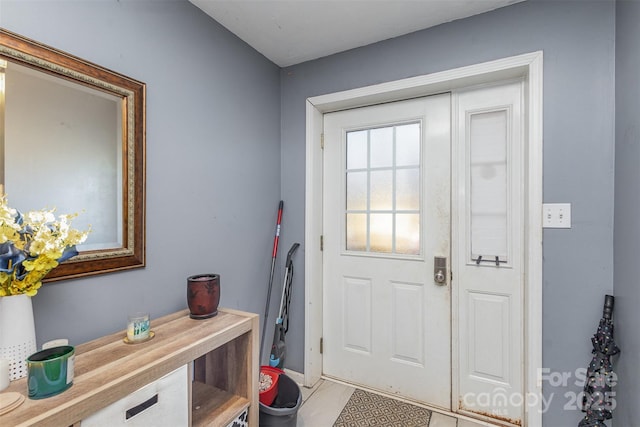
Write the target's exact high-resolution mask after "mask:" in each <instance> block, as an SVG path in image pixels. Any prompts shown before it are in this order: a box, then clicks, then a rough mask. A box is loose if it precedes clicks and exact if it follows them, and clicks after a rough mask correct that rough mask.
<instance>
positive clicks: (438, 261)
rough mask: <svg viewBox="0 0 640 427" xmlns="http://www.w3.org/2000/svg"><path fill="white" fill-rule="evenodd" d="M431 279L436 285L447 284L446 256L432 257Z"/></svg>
mask: <svg viewBox="0 0 640 427" xmlns="http://www.w3.org/2000/svg"><path fill="white" fill-rule="evenodd" d="M433 281H434V282H436V283H437V284H438V285H446V284H447V258H446V257H439V256H437V257H434V258H433Z"/></svg>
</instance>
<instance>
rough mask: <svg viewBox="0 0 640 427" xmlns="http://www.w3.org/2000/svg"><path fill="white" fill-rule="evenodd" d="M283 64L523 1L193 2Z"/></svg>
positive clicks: (283, 0) (304, 0)
mask: <svg viewBox="0 0 640 427" xmlns="http://www.w3.org/2000/svg"><path fill="white" fill-rule="evenodd" d="M189 1H190V2H191V3H193V4H194V5H196V6H197V7H199V8H200V9H202V10H203V11H204V12H205V13H207V14H208V15H209V16H211V17H212V18H213V19H215V20H216V21H218V22H219V23H220V24H222V25H223V26H224V27H226V28H227V29H228V30H229V31H231V32H232V33H234V34H236V35H237V36H238V37H239V38H240V39H242V40H244V41H245V42H246V43H247V44H249V45H250V46H252V47H253V48H254V49H256V50H257V51H258V52H260V53H262V54H263V55H264V56H266V57H267V58H268V59H270V60H271V61H273V62H274V63H275V64H277V65H279V66H280V67H286V66H289V65H293V64H298V63H301V62H304V61H308V60H311V59H316V58H320V57H323V56H327V55H331V54H334V53H337V52H342V51H345V50H349V49H353V48H356V47H360V46H365V45H368V44H371V43H375V42H378V41H381V40H386V39H390V38H393V37H398V36H401V35H403V34H408V33H411V32H414V31H418V30H422V29H424V28H429V27H433V26H435V25H439V24H442V23H445V22H450V21H454V20H456V19H461V18H466V17H468V16H472V15H477V14H479V13H484V12H488V11H490V10H493V9H497V8H500V7H504V6H508V5H510V4H514V3H518V2H520V1H523V0H189Z"/></svg>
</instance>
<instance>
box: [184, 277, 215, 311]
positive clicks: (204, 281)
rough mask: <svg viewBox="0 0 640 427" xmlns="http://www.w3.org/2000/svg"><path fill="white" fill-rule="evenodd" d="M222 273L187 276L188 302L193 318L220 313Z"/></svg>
mask: <svg viewBox="0 0 640 427" xmlns="http://www.w3.org/2000/svg"><path fill="white" fill-rule="evenodd" d="M219 303H220V275H219V274H196V275H195V276H191V277H188V278H187V304H188V305H189V311H190V314H189V316H190V317H191V318H192V319H208V318H209V317H213V316H215V315H216V314H218V304H219Z"/></svg>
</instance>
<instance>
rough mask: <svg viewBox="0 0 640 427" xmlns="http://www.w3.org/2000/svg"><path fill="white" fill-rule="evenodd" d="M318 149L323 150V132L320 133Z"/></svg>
mask: <svg viewBox="0 0 640 427" xmlns="http://www.w3.org/2000/svg"><path fill="white" fill-rule="evenodd" d="M320 149H321V150H324V133H321V134H320Z"/></svg>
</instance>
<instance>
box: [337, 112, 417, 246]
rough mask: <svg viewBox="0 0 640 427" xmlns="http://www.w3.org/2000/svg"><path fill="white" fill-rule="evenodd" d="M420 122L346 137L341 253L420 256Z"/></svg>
mask: <svg viewBox="0 0 640 427" xmlns="http://www.w3.org/2000/svg"><path fill="white" fill-rule="evenodd" d="M421 134H422V133H421V124H420V122H413V123H403V124H397V125H391V126H385V127H377V128H371V129H363V130H356V131H349V132H347V135H346V209H345V214H346V249H347V250H348V251H356V252H374V253H387V254H405V255H419V254H420V247H421V242H420V222H421V221H420V206H421V200H420V188H421V186H420V174H421V171H420V165H421V162H420V158H421V155H420V146H421Z"/></svg>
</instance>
